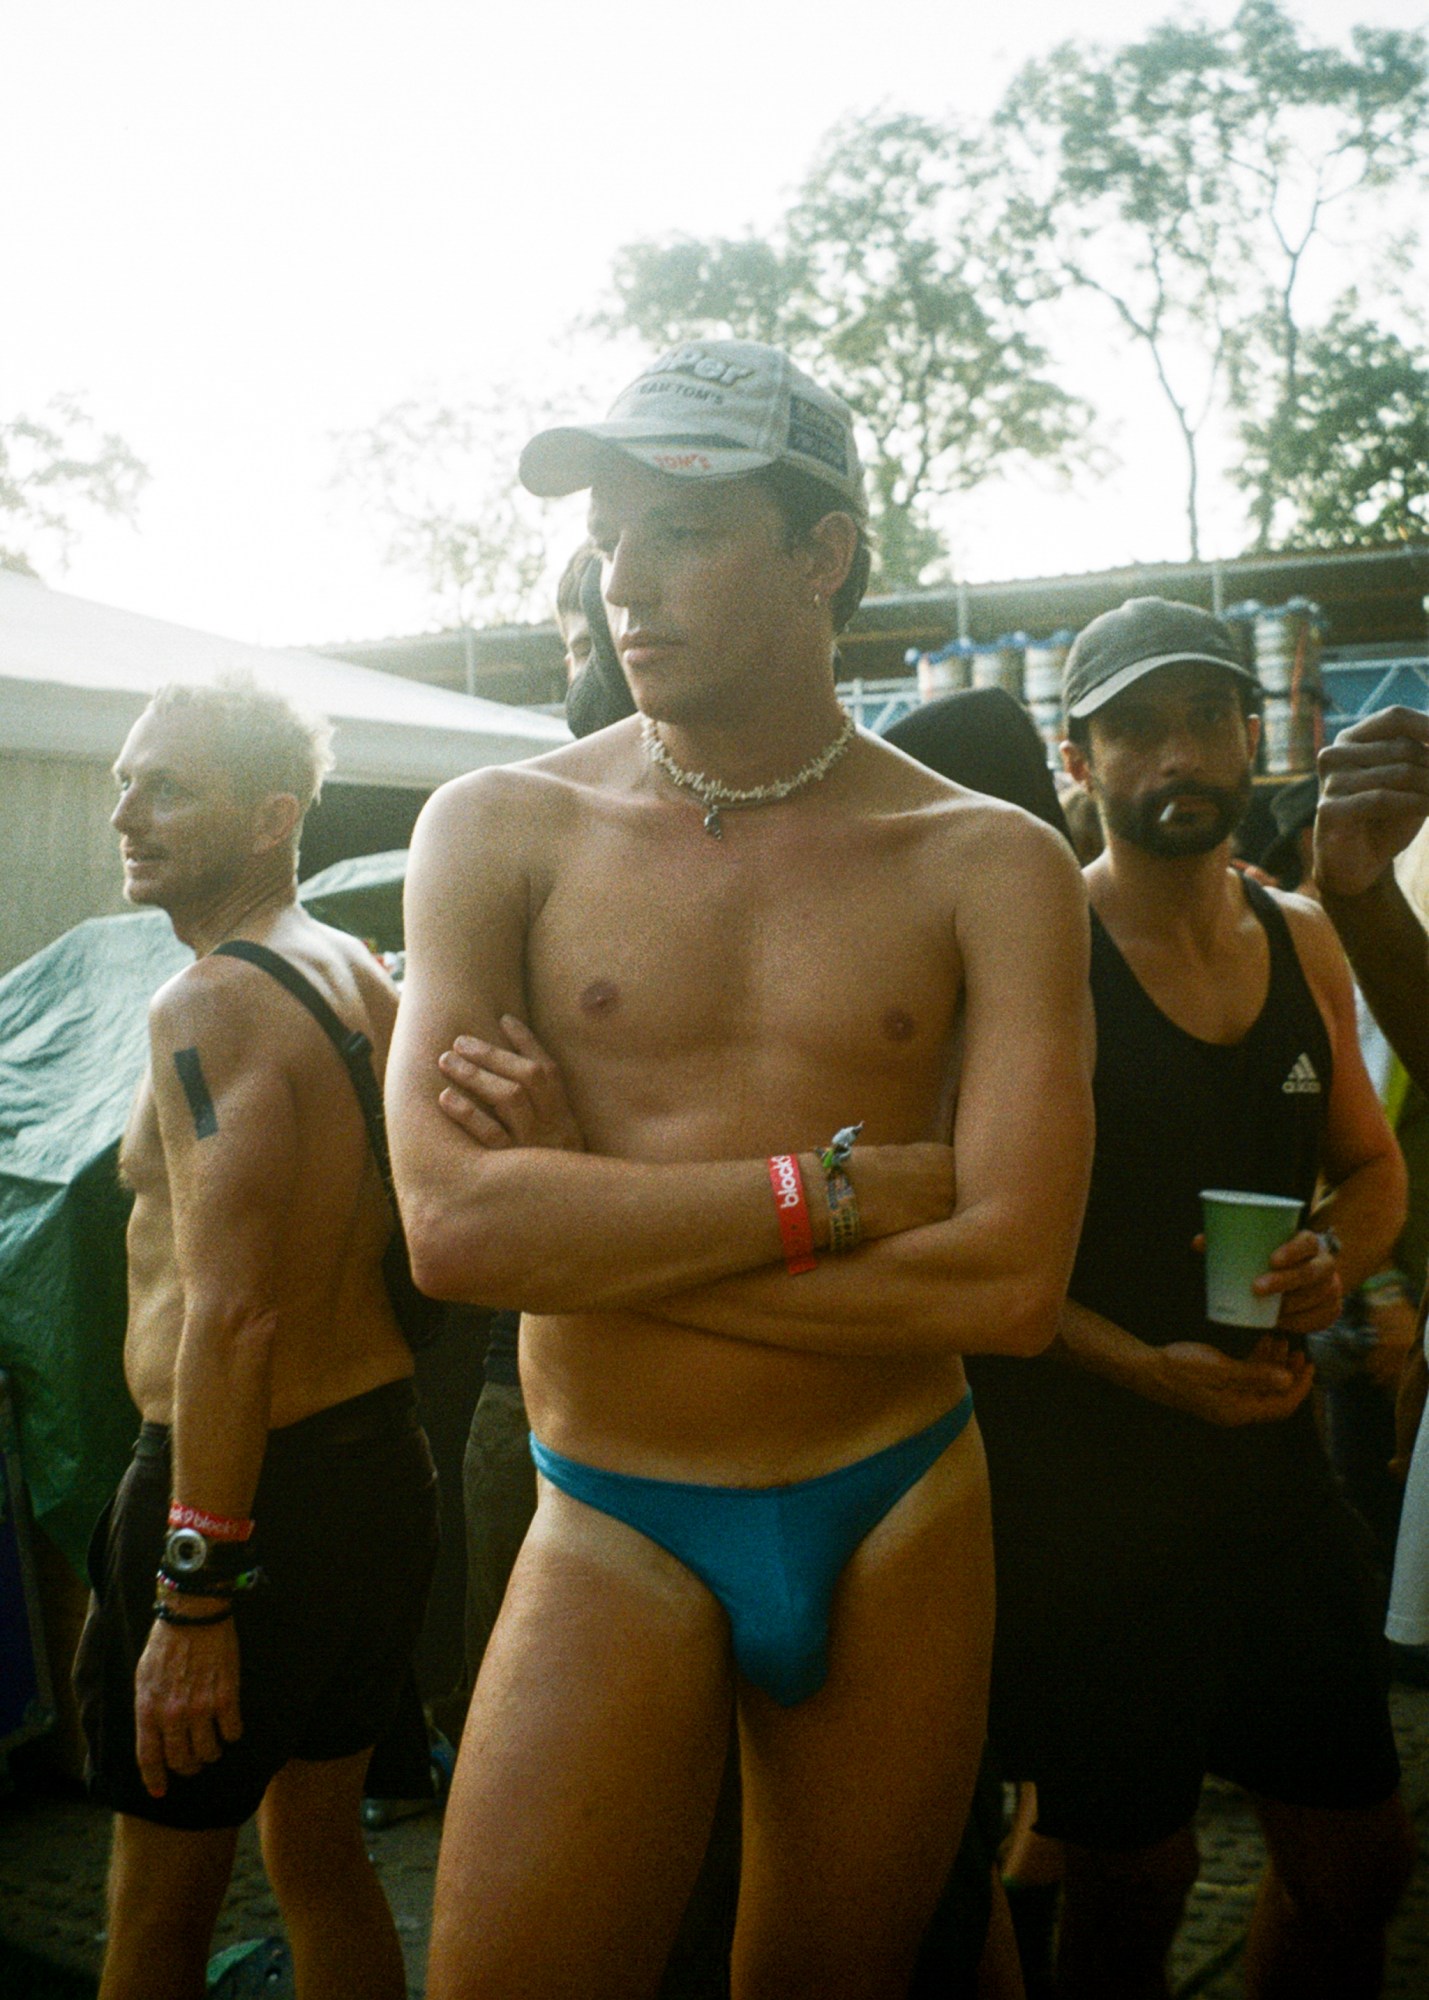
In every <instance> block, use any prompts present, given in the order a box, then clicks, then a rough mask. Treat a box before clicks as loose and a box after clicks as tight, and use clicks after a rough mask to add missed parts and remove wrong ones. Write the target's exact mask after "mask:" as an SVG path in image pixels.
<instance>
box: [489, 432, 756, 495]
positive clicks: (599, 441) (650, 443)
mask: <svg viewBox="0 0 1429 2000" xmlns="http://www.w3.org/2000/svg"><path fill="white" fill-rule="evenodd" d="M612 451H618V452H620V453H622V454H623V455H624V456H625V457H626V458H633V459H635V460H636V461H637V462H638V463H639V464H641V465H644V466H648V467H649V469H650V470H651V471H652V472H664V473H668V474H669V475H670V476H671V477H672V478H675V479H738V478H739V477H740V476H741V475H742V474H744V473H748V472H759V471H760V470H762V468H763V467H764V466H766V465H772V464H773V463H774V455H773V453H772V452H767V451H751V450H749V448H748V447H747V446H744V445H736V444H728V445H725V444H721V443H719V442H718V441H717V440H714V439H711V438H708V437H692V436H690V435H688V434H684V435H678V434H675V433H666V432H661V433H659V434H658V435H653V436H652V434H651V432H650V429H649V426H648V425H646V424H641V423H639V422H637V421H634V420H632V419H630V418H620V417H613V418H610V419H608V420H607V421H606V422H604V423H599V424H582V425H580V426H576V425H567V424H563V425H560V426H558V428H556V429H555V430H549V431H538V432H537V434H536V436H535V437H533V438H532V439H531V442H530V443H529V444H528V445H527V447H526V449H525V450H524V451H523V452H522V454H521V464H520V477H521V484H522V485H523V486H524V487H525V488H526V490H527V491H528V492H529V493H536V494H539V495H540V496H541V498H542V499H546V500H551V499H556V498H557V497H559V496H560V495H561V494H564V493H579V492H580V491H581V490H582V489H583V488H584V487H587V486H589V485H591V484H592V483H593V482H594V480H595V479H596V478H597V477H598V476H599V473H600V468H601V465H602V464H603V463H604V462H605V461H606V460H607V459H608V457H609V454H610V453H611V452H612Z"/></svg>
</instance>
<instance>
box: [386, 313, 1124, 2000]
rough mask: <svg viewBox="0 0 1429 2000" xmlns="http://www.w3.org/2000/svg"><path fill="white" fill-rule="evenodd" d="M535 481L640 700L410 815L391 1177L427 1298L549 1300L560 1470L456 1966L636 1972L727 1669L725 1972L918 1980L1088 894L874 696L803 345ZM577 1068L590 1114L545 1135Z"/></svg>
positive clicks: (474, 1842) (1081, 1003)
mask: <svg viewBox="0 0 1429 2000" xmlns="http://www.w3.org/2000/svg"><path fill="white" fill-rule="evenodd" d="M522 475H523V477H524V479H525V480H526V483H527V484H528V485H529V486H530V487H531V488H532V489H533V490H535V491H538V492H543V493H555V492H569V491H574V490H577V489H579V488H582V487H586V486H589V487H590V488H591V514H590V524H591V532H592V538H593V540H594V541H595V543H596V545H597V547H598V548H599V549H600V550H601V551H602V553H603V556H604V561H605V570H604V576H605V589H604V595H605V601H606V603H607V605H608V608H609V614H610V623H611V626H612V630H613V632H614V635H615V639H616V643H617V645H618V648H619V651H620V654H621V660H622V665H623V667H624V670H625V673H626V675H627V677H628V680H629V682H630V686H631V689H632V692H633V694H634V696H635V699H636V702H637V703H638V706H639V710H640V714H639V715H637V716H634V717H632V718H630V719H628V720H626V721H623V722H620V723H618V724H616V725H615V726H614V727H612V728H609V729H606V730H603V731H601V732H600V733H598V734H597V735H595V736H593V737H590V738H588V739H586V740H585V741H583V742H581V743H578V744H576V745H574V746H572V747H571V748H568V749H563V750H561V751H558V752H556V753H554V754H553V755H551V756H549V757H543V758H541V759H538V760H536V761H535V762H533V763H531V764H526V765H522V766H519V767H516V768H513V769H508V770H505V771H494V772H488V773H482V774H478V775H474V776H473V777H471V778H467V779H460V780H458V781H457V782H456V783H454V784H452V785H448V786H447V787H445V788H444V789H443V790H442V791H441V792H440V793H438V794H437V795H436V797H435V798H434V799H433V801H432V802H431V804H430V805H429V806H428V808H427V810H426V812H425V814H424V815H423V818H422V821H421V823H420V825H419V827H418V831H417V834H416V837H415V839H414V842H413V850H412V863H411V872H410V874H409V876H408V909H407V942H408V949H409V954H410V955H409V959H408V985H407V988H406V991H405V993H404V998H403V1005H402V1015H401V1019H400V1021H399V1024H398V1030H397V1035H396V1037H395V1040H394V1044H393V1057H392V1068H391V1073H390V1078H389V1106H390V1112H391V1119H392V1132H393V1151H394V1164H395V1166H396V1169H397V1174H398V1182H399V1186H400V1188H401V1191H402V1196H403V1207H404V1214H405V1215H406V1218H407V1223H408V1230H409V1237H410V1241H411V1243H412V1246H413V1255H414V1260H415V1265H416V1270H417V1274H418V1278H419V1281H420V1282H421V1283H422V1284H423V1286H424V1288H425V1289H427V1290H429V1291H433V1292H434V1293H436V1294H437V1295H441V1296H446V1297H450V1298H461V1299H470V1300H475V1301H478V1302H487V1301H490V1302H496V1301H500V1300H511V1301H515V1302H517V1303H519V1304H520V1305H521V1306H522V1307H523V1309H524V1313H525V1317H524V1319H523V1322H522V1335H521V1353H522V1364H521V1373H522V1380H523V1385H524V1388H525V1393H526V1399H527V1406H528V1409H529V1412H530V1416H531V1422H532V1427H533V1452H534V1454H535V1456H536V1460H537V1465H538V1467H539V1469H540V1471H541V1473H542V1479H541V1482H540V1493H539V1502H538V1507H537V1513H536V1519H535V1522H534V1524H533V1526H532V1529H531V1532H530V1534H529V1535H528V1537H527V1540H526V1542H525V1544H524V1547H523V1549H522V1552H521V1555H520V1557H519V1558H518V1560H517V1564H516V1567H515V1570H514V1572H513V1576H512V1581H511V1584H510V1587H509V1590H508V1592H507V1596H506V1600H505V1604H504V1606H503V1609H502V1612H501V1616H500V1618H499V1620H498V1623H497V1626H496V1630H495V1632H494V1634H493V1636H492V1640H491V1643H490V1646H489V1647H488V1649H487V1653H486V1657H485V1660H484V1663H483V1666H482V1671H481V1675H480V1678H479V1680H478V1683H477V1688H476V1692H475V1695H474V1697H473V1705H472V1711H471V1716H470V1719H469V1722H468V1727H467V1730H466V1734H465V1736H464V1738H463V1743H462V1753H461V1758H460V1761H459V1764H458V1769H457V1774H456V1778H455V1781H454V1785H453V1790H452V1795H451V1799H450V1802H449V1806H448V1814H447V1826H446V1836H445V1840H444V1844H443V1851H442V1857H441V1862H440V1866H439V1871H438V1882H437V1896H436V1910H435V1917H434V1929H433V1941H432V1956H431V1964H430V1970H429V1985H428V1992H429V1993H430V1994H431V1995H432V1996H433V2000H456V1996H463V2000H467V1997H468V1996H473V1995H482V1996H497V1995H501V1996H505V1995H508V1994H511V1993H516V1992H521V1993H539V1994H541V1995H542V1996H543V2000H556V1996H571V2000H577V1996H578V2000H600V1996H604V1995H612V1996H613V1995H620V1996H623V2000H629V1996H632V1995H638V1994H641V1993H649V1992H650V1991H652V1990H653V1989H654V1987H655V1986H656V1984H657V1981H658V1978H659V1974H660V1968H661V1965H662V1963H663V1961H664V1958H665V1955H666V1952H667V1950H668V1948H669V1944H670V1940H671V1937H672V1936H673V1934H674V1930H675V1926H676V1923H677V1921H678V1918H679V1915H680V1911H681V1909H682V1907H683V1904H684V1901H685V1898H686V1896H687V1894H688V1892H689V1888H690V1884H691V1882H692V1880H693V1879H694V1875H695V1872H696V1870H697V1868H698V1866H699V1862H700V1857H701V1853H702V1851H703V1848H704V1843H705V1839H706V1835H707V1832H708V1828H709V1824H710V1817H711V1813H712V1811H713V1807H714V1802H715V1794H716V1789H717V1787H718V1784H719V1779H720V1773H721V1768H722V1765H723V1762H724V1756H725V1748H726V1743H727V1733H728V1727H729V1718H730V1711H731V1705H732V1704H734V1705H735V1706H736V1707H737V1711H738V1719H739V1726H740V1733H741V1747H742V1774H743V1788H744V1842H743V1872H742V1879H741V1885H740V1904H739V1915H738V1924H737V1931H736V1937H735V1943H734V1950H733V1970H732V1977H733V1990H734V1993H735V1995H736V1996H738V2000H753V1996H769V2000H773V1996H776V1995H777V1996H779V2000H798V1996H801V1995H808V1996H814V1995H817V1996H819V2000H837V1996H840V1995H848V1996H853V1995H857V1996H858V1997H859V2000H891V1996H893V1995H901V1994H902V1993H903V1992H904V1991H905V1989H906V1984H907V1979H908V1975H909V1971H910V1968H911V1965H912V1961H913V1956H914V1953H915V1951H916V1948H917V1943H918V1939H919V1935H920V1933H921V1930H922V1928H923V1925H924V1923H925V1921H926V1919H927V1916H928V1913H929V1912H930V1910H931V1909H932V1907H933V1904H934V1901H935V1899H936V1897H937V1894H938V1891H939V1888H940V1887H941V1884H942V1881H943V1878H944V1875H945V1873H946V1871H947V1867H948V1864H949V1861H950V1859H951V1857H952V1853H953V1850H954V1848H955V1846H956V1844H957V1839H958V1834H959V1830H960V1827H961V1824H962V1820H963V1817H964V1814H965V1811H966V1808H967V1802H968V1797H969V1794H970V1791H971V1787H972V1782H973V1777H974V1773H975V1771H976V1767H977V1761H978V1755H979V1751H980V1749H981V1744H982V1735H983V1713H984V1700H985V1684H986V1676H987V1668H988V1655H989V1650H990V1643H991V1625H992V1597H991V1548H990V1536H989V1521H988V1509H987V1489H986V1483H985V1473H984V1467H983V1460H982V1452H981V1446H980V1443H979V1440H978V1436H977V1431H976V1426H975V1425H973V1424H971V1423H970V1422H969V1421H968V1416H969V1405H968V1403H967V1401H966V1384H965V1381H964V1376H963V1367H962V1360H961V1355H962V1352H963V1351H965V1350H969V1349H981V1348H986V1349H998V1350H1002V1351H1005V1352H1012V1353H1031V1352H1035V1351H1036V1350H1037V1349H1038V1348H1040V1347H1041V1346H1042V1345H1043V1344H1044V1343H1045V1342H1046V1341H1047V1339H1048V1338H1049V1335H1050V1333H1051V1330H1052V1327H1053V1325H1054V1323H1055V1320H1056V1315H1057V1311H1058V1307H1059V1304H1060V1300H1061V1297H1062V1292H1063V1287H1064V1285H1065V1281H1066V1274H1067V1270H1068V1267H1069V1262H1070V1257H1071V1251H1072V1244H1073V1239H1074V1237H1075V1234H1076V1229H1077V1223H1078V1219H1079V1217H1080V1213H1081V1207H1082V1202H1083V1199H1084V1193H1085V1179H1086V1169H1087V1158H1088V1152H1089V1144H1090V1126H1089V1115H1088V1079H1089V1041H1088V1036H1087V1028H1086V992H1085V977H1086V916H1085V908H1084V905H1083V901H1082V896H1081V892H1080V888H1079V885H1078V883H1077V880H1076V871H1075V868H1074V866H1073V863H1072V860H1071V857H1070V855H1069V854H1068V852H1067V850H1066V847H1065V844H1064V843H1062V842H1060V841H1059V840H1057V838H1056V837H1055V835H1053V834H1051V833H1050V832H1048V831H1047V830H1046V829H1045V828H1043V827H1041V826H1039V825H1038V824H1036V823H1035V822H1034V821H1032V820H1031V819H1030V818H1029V817H1027V816H1026V815H1024V814H1022V813H1021V812H1019V811H1017V810H1016V809H1015V808H1011V807H1005V806H1001V805H995V804H993V803H991V802H990V801H988V800H985V799H981V798H977V797H975V796H973V795H970V794H968V793H966V792H963V791H960V790H959V789H958V788H956V787H954V786H951V785H949V784H947V783H945V782H944V781H942V780H940V779H938V778H936V777H934V776H933V775H932V774H930V773H929V772H927V771H924V770H922V769H921V768H920V767H918V766H916V765H914V764H913V763H912V762H911V761H910V760H908V759H907V758H905V757H903V756H901V755H900V754H899V753H898V752H896V751H893V750H890V749H888V748H886V747H884V746H882V745H880V744H879V743H878V742H876V741H875V740H873V739H871V738H868V737H864V736H861V735H858V734H856V733H855V732H853V731H852V729H851V726H849V725H848V724H847V723H846V720H845V718H844V716H843V715H842V713H841V712H840V709H839V707H838V705H837V702H836V699H835V694H834V684H833V674H832V670H831V661H832V648H833V636H834V631H835V629H836V628H837V627H838V626H840V625H841V624H842V623H843V621H844V620H845V619H846V618H847V617H848V616H849V615H851V612H852V609H853V607H854V605H855V604H856V603H857V599H858V594H859V592H860V590H861V588H862V584H863V581H864V579H865V578H866V575H867V559H866V553H865V550H866V544H865V539H864V532H863V518H864V503H863V491H862V480H861V474H860V471H859V467H858V461H857V455H856V451H855V448H854V444H853V438H852V429H851V420H850V417H849V413H848V411H847V410H846V408H845V407H844V405H843V404H842V403H840V402H839V401H838V400H837V398H835V397H832V396H829V395H828V394H826V393H825V392H824V391H822V390H820V389H819V388H817V387H816V386H815V384H814V383H813V382H811V381H810V380H809V379H808V378H807V377H806V376H805V375H803V374H802V373H801V372H800V371H798V370H797V369H795V368H794V367H793V365H792V364H791V363H790V362H789V361H788V359H787V358H786V357H785V356H783V355H782V354H779V353H776V352H775V351H774V350H772V349H769V348H764V347H759V346H756V345H752V344H747V343H737V342H711V343H705V344H701V345H698V346H694V347H687V348H684V349H681V350H679V351H678V352H677V353H675V354H672V355H669V356H667V357H665V358H664V359H663V360H662V361H660V362H658V363H657V364H656V365H655V366H654V367H653V368H652V369H651V370H650V371H649V372H648V373H647V374H646V375H644V376H643V377H641V378H640V380H639V381H637V382H636V383H635V384H634V385H633V386H632V387H631V388H630V389H629V390H627V391H626V392H625V394H624V395H623V396H622V397H621V398H620V399H619V401H618V402H617V404H616V405H615V409H614V412H613V413H612V418H611V420H610V421H608V422H606V423H597V424H593V425H589V426H586V427H584V428H581V429H568V430H560V431H555V432H547V433H544V434H543V435H542V436H541V437H539V438H537V439H536V440H534V441H533V443H532V444H531V445H530V446H528V448H527V451H526V453H525V455H524V457H523V460H522ZM696 773H698V774H702V775H701V776H699V777H698V778H695V777H693V776H692V775H691V774H696ZM468 1030H473V1031H474V1037H475V1038H474V1039H472V1038H468V1039H466V1040H465V1041H464V1042H463V1043H462V1046H461V1047H460V1048H457V1047H456V1046H455V1045H456V1043H457V1039H458V1037H459V1036H461V1035H463V1033H464V1032H465V1031H468ZM533 1031H534V1036H535V1038H536V1039H535V1040H533V1039H532V1032H533ZM545 1051H549V1056H547V1055H546V1054H544V1053H543V1052H545ZM439 1064H441V1065H442V1068H441V1069H439V1067H438V1066H439ZM443 1072H444V1073H445V1077H446V1079H447V1091H446V1103H447V1105H448V1107H449V1109H450V1110H451V1111H452V1112H453V1113H454V1114H456V1115H450V1116H449V1115H445V1113H444V1109H443V1102H442V1098H443ZM558 1078H563V1079H564V1082H565V1086H566V1088H567V1090H568V1092H569V1100H570V1105H571V1109H572V1112H573V1114H574V1119H575V1122H576V1124H577V1125H578V1127H579V1131H580V1133H581V1134H582V1135H583V1138H584V1143H585V1147H586V1150H585V1151H576V1150H574V1148H573V1144H571V1143H567V1144H566V1145H565V1146H564V1148H563V1147H561V1146H553V1145H544V1146H543V1145H539V1144H533V1143H522V1142H521V1141H520V1139H519V1137H518V1139H517V1141H516V1142H515V1143H512V1142H511V1137H510V1135H511V1133H512V1131H513V1130H514V1131H515V1132H516V1133H517V1134H518V1135H519V1134H520V1133H521V1132H522V1131H525V1130H528V1129H529V1130H530V1131H531V1132H533V1133H534V1132H538V1131H540V1130H543V1129H545V1126H544V1123H543V1121H544V1120H546V1119H547V1118H549V1116H550V1094H551V1093H552V1091H557V1092H558V1091H559V1081H558ZM463 1092H465V1093H466V1096H465V1098H463ZM523 1098H524V1099H525V1100H526V1102H527V1107H528V1109H529V1108H530V1107H531V1106H534V1107H535V1110H536V1112H537V1113H539V1114H540V1115H539V1116H537V1117H536V1118H535V1119H534V1121H526V1113H525V1112H524V1111H523V1110H522V1108H521V1105H520V1103H518V1101H517V1100H520V1099H523ZM463 1101H464V1102H466V1103H468V1104H470V1105H471V1106H472V1109H473V1113H474V1116H473V1119H472V1122H471V1124H470V1125H469V1126H468V1127H467V1129H463V1121H462V1115H461V1104H462V1102H463ZM484 1107H489V1108H490V1109H491V1110H493V1111H495V1112H496V1113H497V1117H496V1118H494V1119H493V1118H486V1116H485V1109H484ZM483 1121H484V1122H483ZM523 1121H524V1122H523ZM859 1121H862V1125H863V1132H862V1138H861V1139H860V1141H859V1143H858V1144H857V1145H856V1146H855V1147H854V1150H853V1151H852V1153H851V1155H850V1156H849V1157H848V1159H847V1162H846V1166H845V1167H843V1168H839V1166H838V1165H837V1162H836V1161H835V1162H834V1163H832V1166H831V1173H830V1177H829V1182H828V1185H827V1190H826V1179H825V1171H824V1168H823V1166H822V1165H821V1163H820V1158H819V1155H818V1153H817V1152H816V1151H815V1150H814V1149H815V1148H816V1146H817V1145H818V1144H819V1143H820V1142H825V1143H826V1142H827V1141H828V1139H829V1135H830V1134H832V1133H834V1132H835V1131H836V1130H838V1129H839V1128H846V1127H849V1126H852V1125H855V1124H857V1123H858V1122H859ZM473 1135H475V1136H480V1137H484V1138H485V1139H486V1141H487V1142H488V1143H486V1144H484V1145H473V1144H472V1136H473ZM949 1141H951V1144H950V1143H949ZM831 1150H833V1149H831ZM837 1150H838V1152H839V1153H840V1154H841V1153H842V1151H843V1148H839V1149H837ZM788 1156H793V1157H794V1158H795V1159H796V1161H797V1168H798V1174H799V1179H798V1180H796V1178H795V1174H794V1171H793V1170H792V1169H791V1168H790V1167H789V1166H788V1165H787V1164H785V1165H779V1164H777V1162H778V1161H779V1160H781V1159H785V1158H787V1157H788ZM771 1157H773V1158H774V1160H775V1162H776V1164H775V1166H774V1169H773V1179H774V1182H775V1183H776V1185H777V1188H778V1190H779V1192H780V1194H781V1195H782V1197H783V1199H784V1200H785V1201H786V1202H788V1203H789V1204H790V1206H789V1208H788V1209H787V1210H786V1211H784V1214H785V1217H786V1226H787V1228H788V1234H787V1236H785V1235H781V1211H780V1209H779V1208H777V1207H776V1202H775V1198H774V1195H773V1194H772V1192H771ZM955 1164H956V1178H955V1176H954V1166H955ZM800 1185H802V1188H803V1190H804V1197H803V1198H802V1199H801V1198H800V1195H799V1187H800ZM831 1204H836V1207H835V1206H833V1205H831ZM853 1205H856V1208H857V1211H858V1216H859V1218H860V1224H861V1231H862V1241H861V1245H859V1247H856V1248H852V1247H850V1248H846V1249H844V1250H841V1251H840V1253H839V1254H830V1246H831V1243H832V1241H833V1240H834V1232H835V1231H837V1232H838V1241H839V1242H840V1243H841V1244H845V1245H848V1244H849V1243H850V1240H851V1239H856V1237H857V1234H858V1228H859V1226H860V1224H855V1223H853V1220H852V1214H851V1207H852V1206H853ZM803 1226H807V1227H809V1228H810V1229H811V1231H812V1237H813V1245H814V1251H815V1255H814V1256H813V1257H812V1258H810V1257H806V1256H805V1255H804V1254H802V1250H801V1242H800V1231H801V1228H802V1227H803ZM786 1255H787V1261H788V1263H789V1264H791V1265H793V1266H796V1267H801V1268H799V1270H798V1274H797V1275H795V1274H794V1273H793V1272H792V1271H791V1270H790V1269H789V1268H786ZM810 1264H812V1268H803V1267H805V1266H807V1265H810ZM829 1475H832V1476H829Z"/></svg>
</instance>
